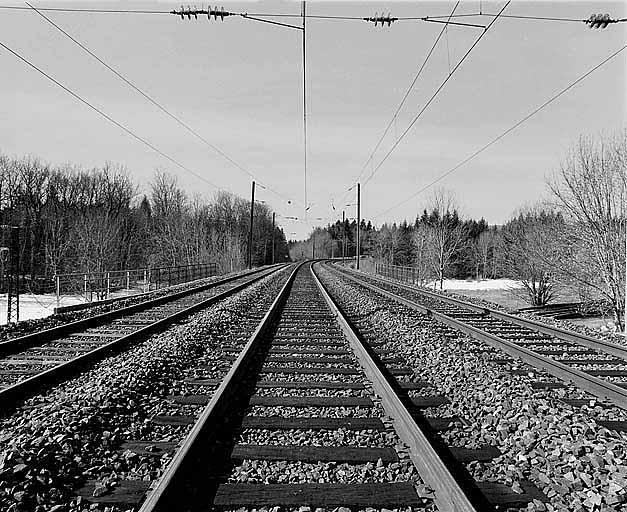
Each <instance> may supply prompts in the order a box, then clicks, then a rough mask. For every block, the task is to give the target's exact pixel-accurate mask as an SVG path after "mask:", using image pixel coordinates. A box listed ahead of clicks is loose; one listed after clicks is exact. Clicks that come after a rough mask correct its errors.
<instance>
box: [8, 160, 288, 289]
mask: <svg viewBox="0 0 627 512" xmlns="http://www.w3.org/2000/svg"><path fill="white" fill-rule="evenodd" d="M249 223H250V201H248V200H245V199H242V198H240V197H237V196H235V195H232V194H229V193H227V192H223V191H220V192H216V193H215V194H214V196H213V197H212V198H210V199H207V198H204V197H202V196H199V195H193V196H192V195H189V194H188V193H187V192H185V191H184V190H183V188H181V186H180V185H179V184H178V183H177V180H176V178H175V177H174V176H173V175H171V174H168V173H166V172H162V171H157V172H155V174H154V176H153V178H152V180H151V182H150V183H149V186H148V190H147V191H146V192H145V193H141V192H140V190H139V187H138V186H137V184H136V183H135V182H134V181H133V179H132V178H131V173H130V172H129V170H127V169H125V168H124V167H122V166H117V165H113V164H109V163H107V164H105V165H104V166H102V167H100V168H94V169H82V168H80V167H76V166H71V165H64V166H53V165H51V164H47V163H43V162H42V161H40V160H39V159H36V158H32V157H23V158H9V157H8V156H2V155H0V224H2V225H3V226H19V228H20V274H21V275H22V277H23V283H24V286H25V287H26V289H27V290H30V291H37V289H38V288H41V286H40V285H43V284H44V283H49V282H50V278H51V277H52V276H53V275H54V274H56V273H69V272H100V271H104V270H121V269H132V268H146V267H151V268H154V267H159V266H175V265H188V264H195V263H208V262H215V263H216V264H217V266H218V269H219V271H220V272H228V271H232V270H238V269H241V268H243V267H244V266H245V265H246V262H247V250H248V231H249ZM253 225H254V230H253V233H254V236H253V264H254V265H260V264H267V263H270V262H271V258H272V211H271V210H270V209H269V208H268V206H266V205H265V204H261V203H257V202H256V204H255V209H254V221H253ZM1 232H2V236H3V240H2V245H3V246H9V242H8V236H9V235H8V234H7V233H8V230H7V229H6V228H4V229H2V231H1ZM274 234H275V248H276V249H275V250H276V255H275V258H276V261H285V260H286V258H287V257H288V256H287V242H286V240H285V235H284V233H283V230H282V229H281V228H278V227H277V228H275V233H274Z"/></svg>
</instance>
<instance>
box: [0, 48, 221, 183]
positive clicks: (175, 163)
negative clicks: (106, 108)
mask: <svg viewBox="0 0 627 512" xmlns="http://www.w3.org/2000/svg"><path fill="white" fill-rule="evenodd" d="M0 46H1V47H2V48H4V49H5V50H6V51H8V52H9V53H11V54H12V55H14V56H15V57H17V58H18V59H19V60H21V61H22V62H23V63H24V64H26V65H27V66H28V67H30V68H31V69H34V70H35V71H37V72H38V73H40V74H41V75H43V76H44V77H46V78H47V79H48V80H50V81H51V82H52V83H54V84H55V85H57V86H58V87H60V88H61V89H63V90H64V91H65V92H67V93H68V94H69V95H71V96H72V97H74V98H75V99H77V100H78V101H80V102H81V103H83V104H84V105H86V106H87V107H89V108H90V109H92V110H93V111H95V112H96V113H98V114H99V115H100V116H102V117H104V118H105V119H106V120H107V121H109V122H110V123H112V124H113V125H115V126H117V127H118V128H120V129H121V130H122V131H124V132H125V133H126V134H128V135H130V136H131V137H133V138H134V139H135V140H137V141H138V142H141V143H142V144H144V145H145V146H147V147H148V148H150V149H152V150H153V151H154V152H155V153H157V154H158V155H160V156H162V157H163V158H165V159H166V160H168V161H169V162H171V163H173V164H174V165H176V166H177V167H179V168H180V169H183V170H184V171H186V172H188V173H190V174H192V175H193V176H196V177H197V178H198V179H199V180H201V181H204V182H205V183H207V184H208V185H211V186H212V187H214V188H217V189H220V188H221V187H219V186H218V185H216V184H215V183H213V182H212V181H210V180H208V179H207V178H205V177H204V176H203V175H202V174H200V173H198V172H196V171H194V170H192V169H190V168H189V167H187V166H186V165H183V164H182V163H180V162H179V161H178V160H176V159H174V158H173V157H171V156H170V155H168V154H167V153H165V152H163V151H161V150H160V149H159V148H158V147H156V146H155V145H154V144H152V143H151V142H150V141H148V140H146V139H144V138H143V137H140V136H139V135H137V134H136V133H135V132H133V131H132V130H130V129H129V128H127V127H126V126H124V125H123V124H122V123H120V122H119V121H116V120H115V119H113V118H112V117H111V116H110V115H108V114H107V113H105V112H103V111H102V110H100V109H99V108H98V107H96V106H94V105H92V104H91V103H90V102H89V101H87V100H86V99H84V98H83V97H81V96H80V95H78V94H77V93H76V92H74V91H73V90H72V89H70V88H69V87H67V86H66V85H64V84H62V83H61V82H59V81H58V80H57V79H56V78H54V77H53V76H51V75H49V74H48V73H46V72H45V71H44V70H43V69H41V68H39V67H38V66H36V65H35V64H33V63H32V62H30V61H29V60H28V59H27V58H26V57H24V56H22V55H21V54H19V53H18V52H17V51H15V50H13V49H12V48H10V47H9V46H7V45H6V44H4V43H3V42H2V41H0Z"/></svg>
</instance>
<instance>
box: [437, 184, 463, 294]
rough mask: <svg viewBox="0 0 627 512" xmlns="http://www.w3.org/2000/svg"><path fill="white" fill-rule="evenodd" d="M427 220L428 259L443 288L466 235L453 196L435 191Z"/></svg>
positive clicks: (441, 190) (449, 193) (445, 192)
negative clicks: (428, 234)
mask: <svg viewBox="0 0 627 512" xmlns="http://www.w3.org/2000/svg"><path fill="white" fill-rule="evenodd" d="M429 210H430V211H431V212H432V213H431V217H430V219H429V221H428V222H429V228H430V231H431V235H430V236H431V243H432V249H431V251H430V254H429V257H430V259H431V265H432V268H433V270H434V272H435V275H436V278H437V280H438V281H439V283H440V290H441V289H442V288H443V284H444V278H445V277H446V275H447V273H448V271H449V269H450V267H451V265H452V263H453V261H454V259H455V257H456V256H457V254H458V253H459V252H460V251H461V249H462V248H463V245H464V243H465V241H466V233H465V229H464V226H463V224H462V222H461V221H460V219H459V216H458V213H457V211H458V206H457V203H456V201H455V197H454V195H453V194H452V193H451V192H449V191H447V190H444V189H439V190H436V191H435V192H434V194H433V196H432V198H431V201H430V204H429Z"/></svg>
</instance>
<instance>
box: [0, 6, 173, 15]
mask: <svg viewBox="0 0 627 512" xmlns="http://www.w3.org/2000/svg"><path fill="white" fill-rule="evenodd" d="M0 9H7V10H13V11H29V10H30V7H22V6H17V5H0ZM40 10H42V11H55V12H74V13H86V14H170V11H153V10H145V9H91V8H71V7H42V8H41V9H40Z"/></svg>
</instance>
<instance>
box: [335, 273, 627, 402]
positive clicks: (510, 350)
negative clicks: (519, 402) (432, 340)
mask: <svg viewBox="0 0 627 512" xmlns="http://www.w3.org/2000/svg"><path fill="white" fill-rule="evenodd" d="M334 271H335V272H336V273H337V274H339V275H341V276H343V277H345V278H346V279H349V280H351V281H353V282H355V283H357V284H358V285H360V286H363V287H364V288H366V289H368V290H370V291H373V292H375V293H378V294H380V295H383V296H385V297H387V298H389V299H391V300H392V301H395V302H397V303H400V304H402V305H404V306H406V307H408V308H409V309H413V310H416V311H419V312H421V313H423V314H426V315H429V316H431V317H432V318H433V319H435V320H437V321H438V322H440V323H443V324H445V325H448V326H449V327H452V328H453V329H457V330H458V331H461V332H463V333H465V334H468V335H469V336H471V337H473V338H475V339H477V340H479V341H483V342H485V343H487V344H489V345H491V346H493V347H495V348H497V349H499V350H502V351H503V352H505V353H506V354H508V355H510V356H512V357H514V358H520V359H521V360H522V361H524V362H525V363H528V364H530V365H531V366H534V367H536V368H542V369H544V370H546V371H547V372H548V373H550V374H551V375H553V376H554V377H557V378H558V379H561V380H563V381H565V382H572V383H573V384H575V385H576V386H577V387H579V388H580V389H582V390H584V391H587V392H588V393H591V394H592V395H594V396H596V397H598V398H601V399H608V400H610V401H611V402H612V403H613V404H614V405H616V406H618V407H620V408H621V409H626V410H627V390H626V389H624V388H621V387H620V386H617V385H616V384H612V383H611V382H609V381H605V380H603V379H600V378H598V377H594V376H592V375H589V374H587V373H585V372H583V371H581V370H577V369H575V368H571V367H570V366H567V365H565V364H563V363H560V362H559V361H555V360H553V359H551V358H548V357H545V356H542V355H540V354H536V353H535V352H533V351H532V350H529V349H527V348H524V347H520V346H518V345H516V344H515V343H513V342H511V341H508V340H506V339H503V338H501V337H499V336H495V335H494V334H489V333H487V332H484V331H482V330H481V329H478V328H476V327H473V326H471V325H469V324H467V323H465V322H462V321H461V320H458V319H455V318H452V317H450V316H448V315H446V314H444V313H440V312H438V311H434V310H433V309H429V308H427V307H425V306H423V305H422V304H419V303H417V302H414V301H412V300H409V299H406V298H405V297H401V296H400V295H397V294H395V293H392V292H390V291H388V290H384V289H383V288H380V287H378V286H376V285H374V284H372V283H369V282H367V281H363V280H362V279H359V278H357V277H354V276H351V275H349V274H347V273H345V272H339V271H337V270H334ZM475 307H477V306H475Z"/></svg>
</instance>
